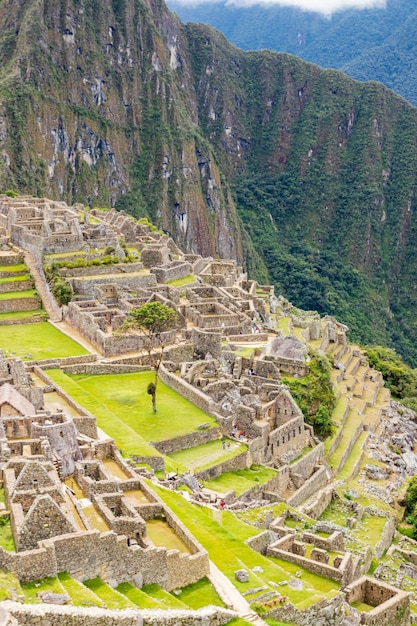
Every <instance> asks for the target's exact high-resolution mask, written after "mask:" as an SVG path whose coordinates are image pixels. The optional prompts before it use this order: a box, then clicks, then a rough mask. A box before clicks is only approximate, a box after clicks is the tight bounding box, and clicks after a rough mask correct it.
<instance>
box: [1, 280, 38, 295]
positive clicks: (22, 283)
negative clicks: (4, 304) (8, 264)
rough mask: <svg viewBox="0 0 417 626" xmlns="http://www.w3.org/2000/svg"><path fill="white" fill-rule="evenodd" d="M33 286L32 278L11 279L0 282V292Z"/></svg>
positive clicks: (24, 289)
mask: <svg viewBox="0 0 417 626" xmlns="http://www.w3.org/2000/svg"><path fill="white" fill-rule="evenodd" d="M32 288H33V280H19V281H16V280H14V281H11V282H10V283H0V293H10V292H13V291H26V290H27V289H32Z"/></svg>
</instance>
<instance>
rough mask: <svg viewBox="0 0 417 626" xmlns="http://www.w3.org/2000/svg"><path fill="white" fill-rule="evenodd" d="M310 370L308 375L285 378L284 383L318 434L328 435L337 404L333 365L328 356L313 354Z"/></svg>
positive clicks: (309, 365)
mask: <svg viewBox="0 0 417 626" xmlns="http://www.w3.org/2000/svg"><path fill="white" fill-rule="evenodd" d="M308 370H309V371H308V374H307V376H304V377H303V378H291V379H286V378H284V379H283V383H285V384H286V385H288V387H289V388H290V391H291V395H292V396H293V398H294V400H295V401H296V402H297V404H298V406H299V407H300V409H301V410H302V412H303V415H304V417H305V420H306V422H307V423H308V424H310V425H311V426H313V428H314V432H315V433H316V435H318V436H320V437H327V436H328V435H329V434H330V433H331V430H332V421H331V415H332V411H333V409H334V407H335V404H336V397H335V394H334V391H333V385H332V381H331V372H332V366H331V365H330V362H329V360H328V358H327V357H326V356H324V355H320V354H312V355H311V360H310V362H309V364H308Z"/></svg>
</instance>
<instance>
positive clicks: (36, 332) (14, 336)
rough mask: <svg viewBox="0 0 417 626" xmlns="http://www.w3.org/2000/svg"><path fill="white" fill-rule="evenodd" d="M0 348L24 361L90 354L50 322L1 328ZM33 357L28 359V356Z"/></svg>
mask: <svg viewBox="0 0 417 626" xmlns="http://www.w3.org/2000/svg"><path fill="white" fill-rule="evenodd" d="M0 348H1V349H2V350H3V352H5V353H6V354H7V355H8V356H17V357H20V358H22V359H23V360H24V361H29V360H31V359H34V360H40V359H51V358H59V357H67V356H80V355H81V354H88V352H87V350H86V349H85V348H83V347H82V346H80V344H79V343H77V342H76V341H74V340H73V339H70V338H69V337H67V335H64V333H61V332H60V331H59V330H58V329H57V328H55V326H52V324H50V323H49V322H39V323H38V324H17V325H16V326H14V325H12V326H10V325H8V326H0ZM29 354H31V355H32V356H31V357H30V358H28V355H29Z"/></svg>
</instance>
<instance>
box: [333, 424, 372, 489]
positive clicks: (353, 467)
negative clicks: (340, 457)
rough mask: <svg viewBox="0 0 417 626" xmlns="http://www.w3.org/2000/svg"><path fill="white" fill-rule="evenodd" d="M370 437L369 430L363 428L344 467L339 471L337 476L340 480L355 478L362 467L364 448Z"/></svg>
mask: <svg viewBox="0 0 417 626" xmlns="http://www.w3.org/2000/svg"><path fill="white" fill-rule="evenodd" d="M368 437H369V432H367V431H366V430H363V431H362V432H361V433H360V435H359V437H358V438H357V440H356V442H355V444H354V446H353V447H352V450H351V451H350V454H349V456H348V458H347V459H346V461H345V463H344V466H343V469H342V470H341V471H340V472H339V474H338V476H337V478H338V479H340V480H349V479H352V478H354V477H355V476H356V475H357V474H358V472H359V469H360V466H361V463H362V459H363V456H364V453H365V451H364V448H365V444H366V441H367V439H368Z"/></svg>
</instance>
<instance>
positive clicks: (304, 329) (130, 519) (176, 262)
mask: <svg viewBox="0 0 417 626" xmlns="http://www.w3.org/2000/svg"><path fill="white" fill-rule="evenodd" d="M0 229H1V230H0V236H2V235H3V236H4V237H6V229H7V230H8V231H10V238H11V241H12V242H13V243H14V244H16V245H19V246H21V247H22V248H24V249H25V250H27V251H29V252H30V253H31V254H32V255H33V256H34V257H35V258H36V259H37V260H38V261H40V259H41V255H47V256H46V257H45V259H46V260H45V261H44V262H46V263H48V262H53V260H52V261H51V260H50V261H48V260H47V259H48V255H52V256H51V257H50V259H53V255H54V254H57V253H59V254H60V258H65V259H66V260H68V261H72V267H67V268H61V270H60V271H61V275H62V276H63V278H65V280H67V281H68V282H69V283H70V284H71V286H72V288H73V290H74V294H75V295H74V297H73V299H72V301H71V302H70V303H69V305H68V306H67V307H64V309H63V316H64V319H65V320H66V322H67V323H68V324H70V325H71V326H72V327H73V328H74V329H75V330H76V331H78V332H79V333H80V334H81V335H82V336H83V337H84V338H85V340H87V341H88V342H90V344H91V345H92V346H93V347H94V349H95V350H96V351H97V352H98V353H99V354H100V355H101V357H105V358H106V359H113V360H114V361H115V362H117V363H123V362H124V361H126V362H128V363H130V364H132V363H133V364H135V365H138V366H140V365H142V364H146V363H147V360H146V357H144V355H143V352H144V350H145V348H147V347H148V346H146V345H145V342H144V339H143V337H142V336H140V335H139V334H138V335H123V334H120V333H119V332H118V329H119V328H120V326H121V325H122V323H123V321H124V320H125V319H126V317H127V315H128V313H129V311H131V310H132V309H134V308H136V307H139V306H141V305H142V304H144V303H146V302H151V301H153V300H156V301H159V302H162V303H163V304H166V305H168V306H170V307H171V308H173V309H174V310H175V311H176V312H177V317H178V326H177V328H176V329H175V330H173V331H169V332H168V333H166V334H164V336H163V338H162V342H163V344H164V345H166V346H167V348H166V360H165V361H164V362H163V364H162V365H161V369H160V376H161V379H162V380H163V381H164V382H166V383H167V384H168V385H169V386H171V387H172V388H173V389H175V390H176V391H178V392H179V393H181V394H182V395H183V396H185V397H186V398H189V399H190V400H192V401H193V402H194V403H195V404H197V405H198V406H200V407H201V408H203V409H204V410H205V411H207V412H208V413H209V414H211V415H212V416H213V417H215V418H216V420H217V423H218V427H217V428H212V429H208V430H205V429H202V430H201V431H200V432H197V433H193V434H192V436H190V437H188V438H187V437H184V438H182V439H181V441H167V442H159V444H158V450H160V452H163V453H169V452H172V451H175V450H177V449H181V447H192V446H194V445H196V444H197V443H202V442H206V441H210V440H211V439H217V438H219V436H223V437H227V438H229V439H230V440H231V441H233V440H235V442H236V444H239V443H244V444H246V446H247V452H245V453H242V454H240V455H238V456H237V457H236V458H235V459H234V460H233V461H232V462H231V463H230V464H229V465H228V466H227V468H226V467H223V466H219V467H216V468H210V469H209V470H207V471H206V472H201V473H200V474H199V475H197V476H195V477H189V485H190V486H191V488H192V490H193V494H192V498H194V499H196V500H204V499H206V501H207V502H212V503H215V502H216V501H217V498H216V497H214V499H212V494H210V499H209V500H208V499H207V497H206V498H204V496H207V494H204V493H200V491H201V490H200V488H199V484H198V483H199V480H205V479H207V478H213V477H215V476H216V475H217V474H218V473H222V472H223V471H226V470H230V469H238V468H244V467H249V466H251V465H252V464H253V463H255V464H262V465H268V466H270V467H273V468H274V469H276V476H275V477H274V478H273V479H272V480H271V481H269V483H267V484H266V485H264V486H263V487H262V488H256V489H255V490H254V492H253V493H251V494H243V495H242V496H241V497H240V498H237V497H236V495H235V494H227V495H226V496H225V501H226V502H227V503H228V505H229V506H231V507H232V508H233V507H236V508H237V507H239V506H241V505H248V504H250V503H253V502H257V503H260V502H263V503H265V502H277V501H282V500H284V501H286V502H287V503H288V504H289V505H292V506H294V507H301V508H302V507H303V506H305V507H306V509H305V512H306V513H308V514H309V515H311V516H312V517H318V516H319V515H320V513H321V512H322V510H324V508H325V507H326V506H327V504H328V503H329V501H330V500H329V498H330V499H331V493H330V492H326V489H327V485H328V483H329V481H330V480H331V478H332V473H331V471H330V469H329V467H328V466H327V465H326V463H325V460H324V448H323V444H322V443H321V442H320V441H318V440H317V439H316V438H315V437H314V434H313V431H312V428H311V427H310V426H308V425H307V424H306V423H305V422H304V418H303V415H302V413H301V411H300V410H299V408H298V406H297V405H296V403H295V402H294V400H293V399H292V397H291V395H290V393H289V391H288V388H287V387H286V386H285V385H284V384H283V382H282V378H283V377H284V376H285V375H288V374H289V375H292V376H294V377H301V376H304V375H305V374H306V373H307V372H308V358H309V357H308V354H307V350H306V342H307V341H310V340H313V341H317V345H318V346H319V347H320V349H321V350H323V351H326V349H327V348H328V346H329V344H334V346H335V347H336V350H335V352H334V353H335V355H336V367H338V368H339V369H340V376H344V365H343V363H342V362H340V363H339V362H338V355H339V354H340V355H341V356H343V355H344V353H345V351H346V350H345V348H346V332H347V330H348V329H347V327H346V326H344V325H343V324H340V323H338V322H337V321H336V320H335V319H334V318H332V317H325V318H323V319H320V318H319V317H318V316H317V315H314V314H309V315H305V314H303V312H300V311H297V310H295V309H294V308H293V307H291V305H290V304H289V303H288V302H287V301H286V300H284V299H283V298H282V297H276V296H275V293H274V288H273V287H272V286H269V285H259V284H258V283H257V282H256V281H252V280H248V278H247V276H246V274H245V273H244V272H243V271H242V268H241V267H239V266H238V265H237V264H236V263H235V262H234V261H225V260H213V259H211V258H208V259H205V258H203V257H201V256H200V255H197V254H184V253H183V252H182V251H181V250H180V249H179V248H178V247H177V246H176V245H175V243H174V242H173V241H172V239H170V237H169V236H167V235H166V234H161V233H159V232H152V231H151V230H150V229H149V228H148V227H147V226H145V225H143V224H140V223H138V222H137V221H136V220H134V219H133V218H132V217H130V216H127V215H126V214H124V213H123V212H121V213H118V212H116V211H115V210H111V211H108V212H107V211H100V210H93V211H86V210H85V209H84V207H83V206H81V205H75V206H73V207H67V206H66V205H65V203H61V202H52V201H49V200H45V199H41V200H39V199H35V198H30V197H21V198H18V199H10V198H6V197H5V196H1V197H0ZM122 244H123V245H122ZM109 248H112V249H113V250H114V252H112V253H111V254H114V255H115V257H117V258H116V261H114V260H113V261H114V262H112V263H111V264H110V265H108V266H106V265H102V264H101V259H102V257H103V254H104V253H103V250H104V251H105V250H106V249H109ZM127 249H128V250H129V252H128V253H127V252H126V251H127ZM79 253H82V255H83V257H85V258H86V259H87V260H88V261H89V262H91V263H90V264H86V265H82V264H79V266H75V267H74V265H76V264H75V263H73V261H74V260H76V259H77V258H78V257H77V254H79ZM61 255H63V256H62V257H61ZM128 257H130V258H128ZM41 279H42V275H41ZM177 281H178V286H177V285H176V284H175V283H176V282H177ZM279 311H281V312H282V313H285V314H286V315H289V316H290V335H289V336H283V333H282V332H281V331H280V330H279V329H278V328H277V325H276V321H275V314H276V313H277V312H279ZM295 331H297V336H296V335H295ZM300 337H301V339H300ZM242 346H243V347H246V348H248V350H247V354H246V353H245V350H244V349H243V350H241V348H242ZM155 347H156V348H157V347H158V346H155ZM339 348H340V349H339ZM72 367H75V368H76V369H75V370H74V369H73V370H71V368H72ZM103 367H105V365H103V362H101V360H100V356H99V357H98V358H97V362H96V363H88V364H86V365H83V364H81V365H76V366H72V365H66V364H63V368H64V369H65V368H67V369H68V371H85V370H83V368H90V369H89V370H88V371H91V372H92V373H94V372H99V371H103V369H102V368H103ZM77 368H78V369H77ZM80 368H81V369H80ZM35 370H36V368H35ZM37 375H40V376H41V377H42V370H38V371H37ZM47 386H48V385H47V384H46V385H45V387H44V388H42V387H39V386H36V385H33V384H32V383H31V379H30V376H29V373H28V371H27V370H26V368H25V366H24V365H23V363H22V362H21V361H19V360H17V359H13V360H7V359H5V357H4V355H2V354H0V416H1V418H2V419H1V420H0V463H1V475H2V478H3V482H4V487H5V493H6V505H7V510H8V514H9V515H10V520H11V526H12V530H13V535H14V539H15V544H16V549H17V552H16V554H14V555H12V557H10V556H9V555H7V554H6V553H5V551H4V550H1V549H0V564H1V567H4V568H5V569H9V570H10V571H13V572H15V573H16V574H17V575H18V576H19V578H20V579H21V580H33V579H35V578H41V577H44V576H53V575H55V574H56V573H57V572H59V571H64V570H65V571H68V572H70V573H71V574H72V575H73V576H74V577H76V578H77V577H78V578H79V579H80V580H83V579H84V578H87V577H94V576H102V577H103V578H104V579H105V580H107V581H109V582H110V583H111V584H112V585H114V584H117V583H118V582H123V581H126V580H129V581H133V582H134V584H137V586H141V584H143V583H149V582H156V583H158V584H160V585H161V586H162V587H163V588H165V589H173V588H175V587H177V586H183V585H185V584H188V583H189V582H193V581H195V580H198V579H199V578H201V577H202V576H204V575H206V574H207V573H208V558H207V555H206V554H205V552H204V551H203V550H202V549H201V547H200V546H199V545H198V543H197V542H196V541H195V540H194V539H193V538H192V537H191V536H190V534H189V533H188V532H187V531H186V529H185V528H184V527H182V525H181V523H180V522H179V521H178V520H177V519H176V518H175V516H173V514H172V513H171V512H170V511H169V509H167V507H166V506H165V505H164V504H163V503H162V501H160V500H159V499H158V498H157V497H156V496H155V494H153V492H152V491H151V490H150V489H149V488H148V487H147V486H146V484H145V483H144V482H143V481H142V480H141V478H140V476H139V475H138V474H137V473H136V472H134V471H133V469H132V468H127V467H126V465H125V464H124V463H123V461H122V459H121V458H120V457H119V456H118V454H117V452H116V451H115V449H114V445H113V444H112V443H111V442H104V443H103V441H100V440H99V439H98V437H97V429H96V427H95V423H94V418H93V417H92V416H89V415H84V414H80V415H78V416H77V417H74V418H70V417H69V416H67V415H66V414H65V412H64V411H62V410H58V409H57V410H54V411H51V410H48V409H47V408H46V407H45V405H44V391H46V388H47ZM155 447H157V446H155ZM106 458H111V459H112V460H113V461H114V462H116V463H117V464H118V465H119V466H120V467H121V468H122V470H123V471H124V472H126V479H115V477H114V476H113V475H112V474H111V472H110V471H109V470H108V469H107V467H106V465H105V463H103V460H104V459H106ZM148 461H149V464H150V465H151V466H152V464H153V463H154V464H155V469H162V467H161V466H160V465H158V467H156V464H160V462H161V458H160V457H155V459H148ZM65 479H67V480H68V479H69V480H72V481H73V487H74V488H71V486H70V485H69V484H68V482H67V483H64V482H63V481H64V480H65ZM184 481H185V478H184ZM187 484H188V483H187ZM139 492H140V493H141V494H142V496H143V498H142V496H141V497H140V498H139V501H138V496H137V494H138V493H139ZM134 494H136V495H134ZM317 494H318V495H317ZM329 494H330V495H329ZM315 495H316V496H317V498H316V499H317V501H316V502H313V503H311V502H312V501H311V500H309V498H311V497H313V499H314V496H315ZM306 503H307V504H306ZM89 507H93V508H94V509H95V511H96V512H97V513H98V515H99V516H100V518H101V520H102V523H103V528H104V530H101V531H99V530H97V529H96V528H94V527H92V526H91V524H90V523H89V521H88V518H87V517H86V511H87V510H88V508H89ZM3 513H4V512H3ZM156 518H163V519H164V520H165V521H166V522H167V523H168V524H169V526H170V527H171V528H173V529H174V530H175V532H176V533H177V534H178V535H179V536H180V537H181V539H182V540H183V541H184V543H185V544H186V545H187V547H188V551H189V553H188V554H184V553H178V551H167V550H164V549H161V548H156V547H155V546H154V545H153V544H152V542H151V541H150V539H149V537H148V535H147V522H149V520H152V519H156ZM280 524H281V523H280V522H279V521H275V522H274V523H272V524H271V526H270V529H269V530H268V531H267V533H266V534H262V533H261V535H262V536H258V537H255V538H253V540H251V541H250V542H248V543H250V545H251V547H253V549H255V550H258V551H261V552H263V553H267V554H270V555H272V556H275V557H278V558H282V559H284V560H287V561H290V562H292V563H295V564H298V565H300V566H302V567H304V568H306V569H310V570H311V571H313V572H316V573H319V574H321V575H324V576H327V577H330V578H333V579H334V580H336V581H337V582H339V583H340V585H341V586H342V587H345V588H346V591H347V593H348V596H347V597H348V602H352V603H353V604H354V603H355V602H356V601H359V602H363V603H365V604H369V605H370V606H372V607H374V608H373V609H372V610H371V611H369V612H367V613H361V614H360V618H359V619H360V621H361V623H368V624H377V625H378V626H384V625H385V624H388V623H390V622H389V619H393V616H394V615H395V616H396V618H395V619H398V620H399V621H398V622H397V621H395V623H396V624H397V623H398V624H399V625H400V626H402V624H403V622H402V621H401V620H402V619H403V615H406V614H407V611H408V614H409V609H408V608H407V606H406V605H407V600H406V599H405V598H404V597H403V596H399V595H397V594H396V592H397V591H398V590H395V589H394V591H395V593H394V592H393V593H391V592H390V591H389V590H388V591H387V589H386V588H385V587H384V585H383V583H379V582H377V583H376V587H375V589H377V591H375V593H374V588H373V587H372V585H373V584H374V583H373V582H372V579H370V580H371V582H369V581H368V582H366V581H365V582H363V579H360V581H361V582H360V584H359V583H358V584H357V583H355V582H352V581H354V580H355V579H357V577H358V576H360V575H361V573H362V571H361V569H360V566H359V563H358V559H357V558H356V557H355V556H354V555H353V554H351V553H350V552H348V551H346V550H345V547H344V539H343V537H341V536H340V533H338V531H336V530H335V531H334V532H333V533H330V534H329V537H328V538H324V537H320V536H318V535H316V534H315V533H314V532H304V534H303V535H302V536H299V537H298V536H295V534H294V533H292V532H289V530H288V528H287V527H285V526H283V525H280ZM333 551H335V552H337V553H338V554H337V555H336V556H334V555H332V557H331V558H330V556H329V552H333ZM24 553H25V557H23V554H24ZM103 555H104V556H103ZM378 585H380V586H378ZM346 586H347V587H346ZM399 593H400V594H401V593H402V592H399ZM378 594H379V595H378ZM390 594H391V595H390ZM377 596H378V597H377ZM404 619H405V618H404ZM387 620H388V621H387ZM392 623H393V622H392ZM405 623H406V622H405V621H404V624H405Z"/></svg>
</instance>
